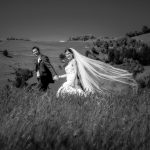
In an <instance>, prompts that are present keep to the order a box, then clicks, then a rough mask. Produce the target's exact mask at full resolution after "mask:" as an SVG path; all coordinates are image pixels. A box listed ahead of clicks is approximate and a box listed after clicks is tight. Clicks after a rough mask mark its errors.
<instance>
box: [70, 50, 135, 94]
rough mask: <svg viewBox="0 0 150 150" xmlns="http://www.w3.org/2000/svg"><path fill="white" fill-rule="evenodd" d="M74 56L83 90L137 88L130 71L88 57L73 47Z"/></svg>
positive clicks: (99, 90)
mask: <svg viewBox="0 0 150 150" xmlns="http://www.w3.org/2000/svg"><path fill="white" fill-rule="evenodd" d="M70 49H71V50H72V51H73V54H74V58H75V60H76V62H77V67H78V73H79V77H80V82H81V84H82V86H83V89H84V90H85V91H88V92H91V93H94V92H100V93H105V92H111V91H117V90H123V88H122V87H124V86H130V87H132V88H134V89H135V88H137V83H136V82H135V80H134V79H133V77H132V73H129V72H128V71H127V70H123V69H118V68H115V67H113V66H111V65H109V64H106V63H104V62H101V61H98V60H94V59H90V58H88V57H86V56H84V55H82V54H80V53H79V52H77V51H76V50H75V49H73V48H70Z"/></svg>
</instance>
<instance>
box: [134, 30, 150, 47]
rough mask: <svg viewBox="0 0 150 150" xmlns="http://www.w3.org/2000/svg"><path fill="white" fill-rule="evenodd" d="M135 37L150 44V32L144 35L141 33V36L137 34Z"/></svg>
mask: <svg viewBox="0 0 150 150" xmlns="http://www.w3.org/2000/svg"><path fill="white" fill-rule="evenodd" d="M133 38H135V39H136V40H141V41H143V42H145V43H147V44H148V45H149V46H150V33H148V34H143V35H140V36H136V37H133Z"/></svg>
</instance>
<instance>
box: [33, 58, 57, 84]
mask: <svg viewBox="0 0 150 150" xmlns="http://www.w3.org/2000/svg"><path fill="white" fill-rule="evenodd" d="M35 70H36V72H37V70H39V72H40V77H45V79H46V80H47V82H48V83H54V80H53V76H54V75H57V73H56V71H55V69H54V68H53V66H52V65H51V63H50V60H49V58H48V57H47V56H45V55H41V61H40V62H39V63H38V61H37V62H36V69H35Z"/></svg>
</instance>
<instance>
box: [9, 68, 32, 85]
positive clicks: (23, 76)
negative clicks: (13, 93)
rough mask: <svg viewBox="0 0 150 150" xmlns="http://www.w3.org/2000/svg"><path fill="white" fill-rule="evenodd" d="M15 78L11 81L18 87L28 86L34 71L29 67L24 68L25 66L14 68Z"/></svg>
mask: <svg viewBox="0 0 150 150" xmlns="http://www.w3.org/2000/svg"><path fill="white" fill-rule="evenodd" d="M13 74H14V75H15V80H14V81H11V80H9V81H10V82H12V83H13V86H15V87H17V88H23V87H25V86H27V85H28V84H27V81H28V80H29V79H30V78H31V77H33V71H32V70H29V69H23V68H14V73H13Z"/></svg>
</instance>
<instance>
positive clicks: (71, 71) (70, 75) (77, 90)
mask: <svg viewBox="0 0 150 150" xmlns="http://www.w3.org/2000/svg"><path fill="white" fill-rule="evenodd" d="M65 72H66V74H64V75H61V78H64V77H66V82H64V83H63V85H62V86H61V87H60V88H59V89H58V91H57V97H59V96H60V95H61V96H62V95H66V94H67V95H74V94H77V95H84V94H85V93H84V91H83V90H82V88H81V87H80V85H79V84H78V78H77V75H78V69H77V64H76V61H75V59H72V60H71V61H70V62H69V63H68V65H67V66H66V67H65Z"/></svg>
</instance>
